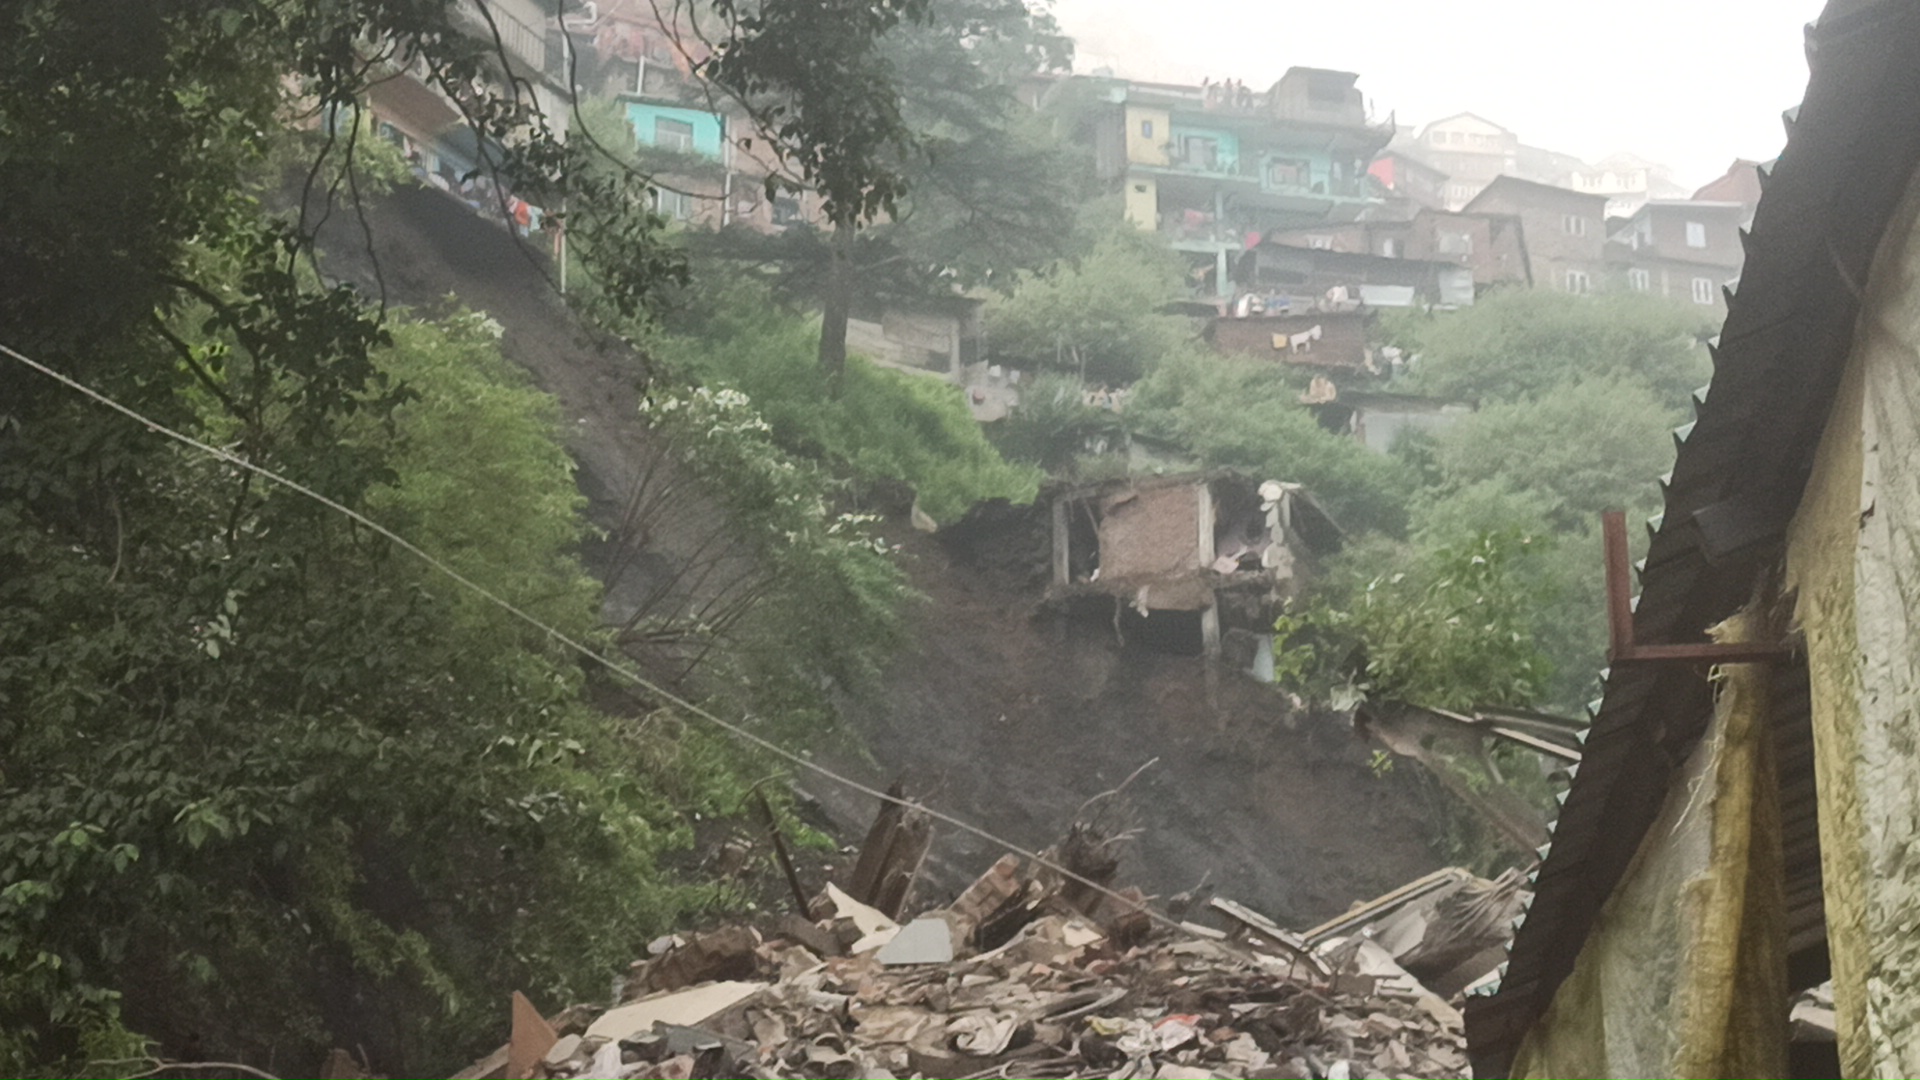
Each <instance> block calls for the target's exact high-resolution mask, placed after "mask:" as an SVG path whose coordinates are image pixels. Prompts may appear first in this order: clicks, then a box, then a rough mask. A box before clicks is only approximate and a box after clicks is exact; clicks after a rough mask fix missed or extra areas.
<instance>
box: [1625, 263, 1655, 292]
mask: <svg viewBox="0 0 1920 1080" xmlns="http://www.w3.org/2000/svg"><path fill="white" fill-rule="evenodd" d="M1627 287H1628V288H1630V289H1632V290H1633V291H1634V292H1646V291H1647V290H1648V289H1651V288H1653V277H1652V275H1650V274H1648V273H1647V272H1646V271H1645V270H1643V269H1641V268H1640V267H1638V266H1636V267H1633V268H1632V269H1630V270H1628V271H1627Z"/></svg>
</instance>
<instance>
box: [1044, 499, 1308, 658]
mask: <svg viewBox="0 0 1920 1080" xmlns="http://www.w3.org/2000/svg"><path fill="white" fill-rule="evenodd" d="M1049 505H1050V507H1051V513H1052V535H1053V561H1052V585H1051V586H1050V587H1049V589H1048V600H1049V602H1050V603H1051V604H1054V605H1059V606H1070V605H1072V604H1074V603H1075V602H1077V601H1081V600H1084V599H1087V598H1100V599H1102V600H1103V601H1105V602H1109V603H1111V605H1112V609H1113V612H1114V614H1113V620H1114V625H1115V627H1116V628H1117V629H1118V630H1119V632H1120V633H1122V634H1123V635H1127V636H1129V637H1131V638H1137V639H1139V640H1141V641H1143V642H1145V643H1148V644H1149V645H1151V646H1153V647H1155V648H1158V649H1161V650H1163V651H1167V652H1174V653H1181V654H1185V655H1195V656H1197V655H1206V656H1217V655H1219V654H1220V651H1221V641H1222V637H1223V634H1225V633H1230V632H1234V631H1238V632H1239V633H1240V634H1244V635H1256V636H1260V635H1264V636H1265V637H1266V640H1267V641H1268V649H1269V652H1268V654H1267V655H1268V657H1269V663H1270V661H1271V655H1272V654H1271V634H1272V632H1273V620H1274V617H1275V616H1276V615H1277V614H1278V613H1279V607H1280V605H1281V604H1282V603H1283V602H1284V601H1285V600H1286V599H1287V598H1288V597H1290V596H1293V595H1295V594H1296V593H1297V591H1298V590H1299V588H1300V587H1301V586H1302V584H1303V583H1304V580H1305V578H1306V576H1307V575H1308V574H1309V573H1310V572H1311V568H1312V567H1313V565H1314V564H1315V563H1316V561H1317V560H1319V559H1321V558H1324V557H1325V556H1327V555H1331V554H1332V553H1334V552H1335V551H1338V550H1339V548H1340V545H1341V543H1342V540H1343V537H1342V534H1341V532H1340V529H1339V526H1337V525H1335V524H1334V523H1333V520H1332V519H1331V518H1329V517H1328V516H1327V515H1326V512H1325V511H1323V510H1321V509H1320V506H1319V504H1318V503H1316V502H1314V501H1313V499H1312V498H1311V497H1310V496H1309V495H1308V494H1307V493H1306V492H1305V491H1304V490H1303V489H1301V488H1300V486H1299V485H1297V484H1286V483H1281V482H1279V481H1275V480H1267V481H1254V480H1251V479H1249V478H1246V477H1243V476H1240V475H1238V474H1236V473H1232V472H1220V471H1216V472H1205V473H1181V474H1175V475H1168V476H1155V477H1134V478H1128V479H1122V480H1112V481H1107V482H1104V483H1098V484H1087V485H1080V486H1075V487H1066V488H1061V489H1057V490H1055V491H1054V492H1052V494H1051V496H1050V499H1049Z"/></svg>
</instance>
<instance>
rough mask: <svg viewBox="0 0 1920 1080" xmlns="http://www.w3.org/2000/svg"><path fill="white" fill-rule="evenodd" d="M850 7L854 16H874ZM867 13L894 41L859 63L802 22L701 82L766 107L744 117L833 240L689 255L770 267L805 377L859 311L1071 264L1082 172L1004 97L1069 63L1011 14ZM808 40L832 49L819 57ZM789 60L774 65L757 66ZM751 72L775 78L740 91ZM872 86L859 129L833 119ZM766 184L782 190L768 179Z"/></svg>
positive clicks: (764, 241) (771, 242) (742, 235)
mask: <svg viewBox="0 0 1920 1080" xmlns="http://www.w3.org/2000/svg"><path fill="white" fill-rule="evenodd" d="M848 6H849V8H850V9H857V10H858V11H860V12H864V11H865V10H866V9H867V8H868V7H869V6H870V5H865V4H852V5H848ZM871 6H872V7H873V11H874V13H875V15H874V17H875V18H876V19H877V18H880V17H881V14H882V13H891V14H890V16H889V17H890V18H891V20H892V24H891V25H894V26H897V29H895V30H894V31H893V32H891V33H888V34H886V35H885V36H884V37H881V38H875V39H872V41H871V42H870V46H871V47H868V48H862V49H858V50H855V49H854V48H853V46H851V45H849V44H846V43H845V42H842V41H840V40H837V39H839V38H843V37H847V35H844V34H840V33H839V32H837V31H836V30H835V29H834V27H835V25H836V22H835V20H836V19H838V18H839V17H840V16H839V15H837V14H835V13H836V12H837V11H838V9H837V8H835V7H834V5H832V4H829V5H826V6H825V8H820V6H819V5H817V4H798V5H796V7H798V8H804V9H805V10H806V14H805V16H804V18H805V20H806V21H807V22H808V24H809V25H808V29H807V30H806V31H805V32H804V33H801V34H796V35H795V36H792V37H790V38H782V39H775V38H772V37H769V36H768V34H769V33H770V30H767V29H764V28H763V29H761V30H759V31H756V32H755V33H754V34H753V35H751V40H752V42H753V43H754V47H755V49H758V50H761V51H759V52H751V51H741V50H740V49H736V50H735V51H733V52H730V53H723V54H722V55H721V57H720V58H719V60H717V61H716V62H715V64H714V65H712V66H710V67H709V68H708V69H707V74H708V75H709V77H710V78H712V79H713V81H714V82H715V83H717V84H718V85H720V86H721V87H723V88H724V89H727V90H729V91H731V92H733V93H735V94H736V95H737V96H739V97H741V98H742V99H743V100H745V101H747V102H748V103H749V105H750V106H755V103H758V102H766V103H767V104H765V105H763V106H757V111H758V112H759V113H760V115H761V117H762V120H761V126H762V128H763V129H765V130H771V131H773V132H774V133H775V134H776V138H775V140H774V146H775V147H776V149H779V150H781V151H783V152H784V153H786V154H787V155H788V157H790V158H791V159H792V160H795V161H796V162H798V163H799V164H800V166H801V171H802V179H804V180H805V182H806V183H808V184H810V185H811V186H812V187H814V188H815V189H816V190H818V191H819V192H820V193H821V195H822V197H823V199H824V201H825V204H826V205H825V209H826V212H827V216H828V224H829V226H830V228H829V229H828V230H826V231H825V232H824V233H822V232H818V231H815V230H812V229H808V228H800V227H792V228H789V229H788V230H786V232H785V233H783V234H780V235H777V236H771V237H768V236H761V235H758V234H754V233H750V232H747V231H744V230H733V231H725V232H720V233H717V234H714V235H708V236H696V237H694V238H693V247H694V251H695V252H696V253H697V254H699V255H702V256H705V257H707V258H712V259H719V260H725V261H729V262H736V263H744V264H748V265H760V266H769V267H772V268H774V270H775V273H776V279H775V280H776V282H777V283H778V284H779V285H781V286H782V295H783V298H785V299H788V300H790V301H791V300H799V301H806V302H817V303H818V304H819V305H820V307H821V308H822V311H823V316H822V321H821V334H820V349H819V361H820V364H821V366H822V367H823V368H825V369H826V370H827V371H828V373H829V374H830V375H837V373H838V372H839V371H840V370H841V369H842V368H843V367H844V365H845V362H846V322H847V319H848V318H849V316H850V312H851V309H852V305H853V301H854V298H855V297H856V296H860V297H868V298H878V299H882V300H887V299H892V300H911V299H913V298H917V297H928V296H936V297H937V296H951V295H952V294H953V292H954V290H955V289H956V288H966V287H976V286H982V285H987V286H999V285H1003V284H1011V281H1012V277H1013V275H1014V273H1015V272H1017V271H1018V270H1021V269H1026V268H1031V267H1034V266H1039V265H1041V264H1043V263H1044V262H1046V261H1048V260H1050V259H1052V258H1054V257H1055V256H1056V255H1057V254H1058V253H1059V252H1060V251H1062V250H1065V249H1067V248H1069V247H1071V246H1072V243H1073V237H1074V227H1075V218H1074V214H1073V209H1072V208H1073V207H1074V206H1076V205H1077V204H1078V202H1079V201H1080V200H1081V199H1083V198H1084V197H1085V196H1086V194H1087V188H1086V186H1085V185H1086V174H1085V172H1084V170H1083V169H1081V168H1079V167H1078V164H1077V162H1076V161H1075V160H1074V159H1072V158H1071V157H1070V156H1068V155H1067V154H1066V152H1065V151H1064V150H1062V149H1061V148H1060V147H1059V145H1058V144H1057V142H1056V141H1055V140H1053V139H1052V138H1051V137H1050V135H1049V133H1048V132H1047V131H1046V129H1045V125H1044V122H1043V121H1042V120H1041V119H1040V118H1038V117H1036V116H1034V115H1033V114H1032V112H1031V110H1028V109H1026V108H1025V107H1024V106H1023V105H1021V104H1020V102H1019V101H1018V100H1017V99H1016V98H1015V97H1014V95H1013V82H1014V80H1015V79H1016V78H1018V77H1020V76H1024V75H1027V74H1031V73H1032V72H1034V71H1045V70H1058V69H1062V68H1064V67H1065V65H1066V63H1067V59H1068V56H1069V46H1068V43H1067V40H1066V39H1065V38H1064V37H1062V36H1060V34H1059V32H1058V29H1057V27H1055V26H1054V24H1053V21H1052V19H1051V17H1050V16H1047V15H1045V14H1044V13H1040V12H1035V11H1033V10H1032V9H1030V8H1029V7H1028V6H1027V5H1026V4H1025V3H1024V2H1022V0H915V2H899V3H890V4H883V5H871ZM816 9H818V12H819V13H818V14H815V12H816ZM860 17H861V18H864V16H860ZM766 25H767V26H768V27H770V26H771V24H770V23H769V24H766ZM862 25H866V24H864V23H863V24H862ZM816 36H819V37H826V36H832V37H834V38H836V40H835V41H833V42H831V43H827V44H824V45H818V47H816ZM742 48H744V46H742ZM856 52H857V55H853V53H856ZM789 53H790V54H792V55H791V57H790V58H789V59H785V60H782V61H780V62H779V63H768V62H766V59H765V58H766V56H767V55H768V54H777V55H780V56H788V54H789ZM843 54H846V55H843ZM823 57H826V58H834V59H833V60H832V62H825V61H823V59H822V58H823ZM748 60H751V61H753V62H755V63H758V64H760V65H761V67H762V69H763V70H767V71H773V72H778V73H779V74H778V75H777V76H776V77H769V78H760V79H742V78H740V77H739V75H738V73H739V72H740V71H741V70H742V69H741V68H740V67H739V66H738V65H739V64H741V63H743V62H745V61H748ZM730 65H731V66H730ZM882 77H885V78H888V79H892V80H893V83H892V84H891V85H892V86H893V87H894V88H895V90H896V92H897V97H895V98H893V99H891V100H889V101H888V102H886V103H884V105H871V106H863V108H868V109H870V110H871V112H872V114H871V115H866V114H865V113H859V112H853V113H848V112H847V110H845V109H844V108H843V107H842V106H841V104H840V99H841V96H842V95H844V94H847V93H850V92H860V93H865V89H864V88H870V86H871V84H872V83H873V80H875V79H879V78H882ZM814 114H819V115H822V116H827V117H841V119H836V120H834V121H833V123H832V124H831V125H825V126H822V127H819V128H816V127H814V126H813V123H812V122H810V121H808V120H807V119H806V118H807V117H808V116H811V115H814ZM847 117H851V118H852V119H855V120H858V121H859V124H858V126H857V128H856V126H855V125H852V124H851V123H850V122H849V121H848V120H847ZM843 126H845V127H848V128H849V129H850V130H855V129H857V130H858V132H859V133H860V138H859V139H858V140H852V139H850V138H849V139H846V140H843V142H845V143H846V146H845V147H844V148H843V149H844V150H845V152H844V153H836V155H835V156H832V157H831V158H829V157H828V156H825V155H811V156H810V154H809V152H808V151H807V150H806V149H805V148H806V146H808V145H818V146H826V145H828V141H829V140H830V139H831V138H833V137H835V136H834V133H835V132H838V131H839V130H840V129H841V127H843ZM768 182H769V185H770V186H780V185H786V186H789V187H792V186H795V181H793V180H791V179H784V178H780V177H774V178H770V179H769V181H768Z"/></svg>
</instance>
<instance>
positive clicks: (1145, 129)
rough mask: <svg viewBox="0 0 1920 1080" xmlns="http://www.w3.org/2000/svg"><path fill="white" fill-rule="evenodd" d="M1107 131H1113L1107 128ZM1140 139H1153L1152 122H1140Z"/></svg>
mask: <svg viewBox="0 0 1920 1080" xmlns="http://www.w3.org/2000/svg"><path fill="white" fill-rule="evenodd" d="M1107 130H1108V131H1112V130H1113V129H1112V128H1108V129H1107ZM1140 137H1141V138H1143V139H1151V138H1153V121H1151V120H1142V121H1140Z"/></svg>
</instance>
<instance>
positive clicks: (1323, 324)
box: [1204, 308, 1374, 374]
mask: <svg viewBox="0 0 1920 1080" xmlns="http://www.w3.org/2000/svg"><path fill="white" fill-rule="evenodd" d="M1368 321H1369V313H1368V312H1364V311H1361V310H1359V309H1358V308H1355V309H1354V310H1351V311H1302V312H1300V313H1299V314H1289V315H1278V314H1259V315H1248V316H1245V317H1242V318H1236V317H1232V316H1227V317H1223V318H1217V319H1214V320H1213V321H1212V322H1211V323H1210V324H1208V326H1207V329H1206V331H1205V332H1204V336H1205V338H1206V340H1207V341H1208V342H1209V343H1210V344H1212V346H1213V347H1214V349H1216V350H1218V351H1219V352H1223V353H1231V354H1234V355H1237V356H1252V357H1257V358H1259V359H1263V360H1272V361H1274V362H1276V363H1281V364H1287V365H1291V366H1295V367H1305V368H1322V369H1331V370H1336V371H1346V372H1352V373H1361V374H1371V373H1374V372H1373V366H1374V365H1373V360H1372V356H1371V354H1370V353H1369V352H1368V349H1367V323H1368Z"/></svg>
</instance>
